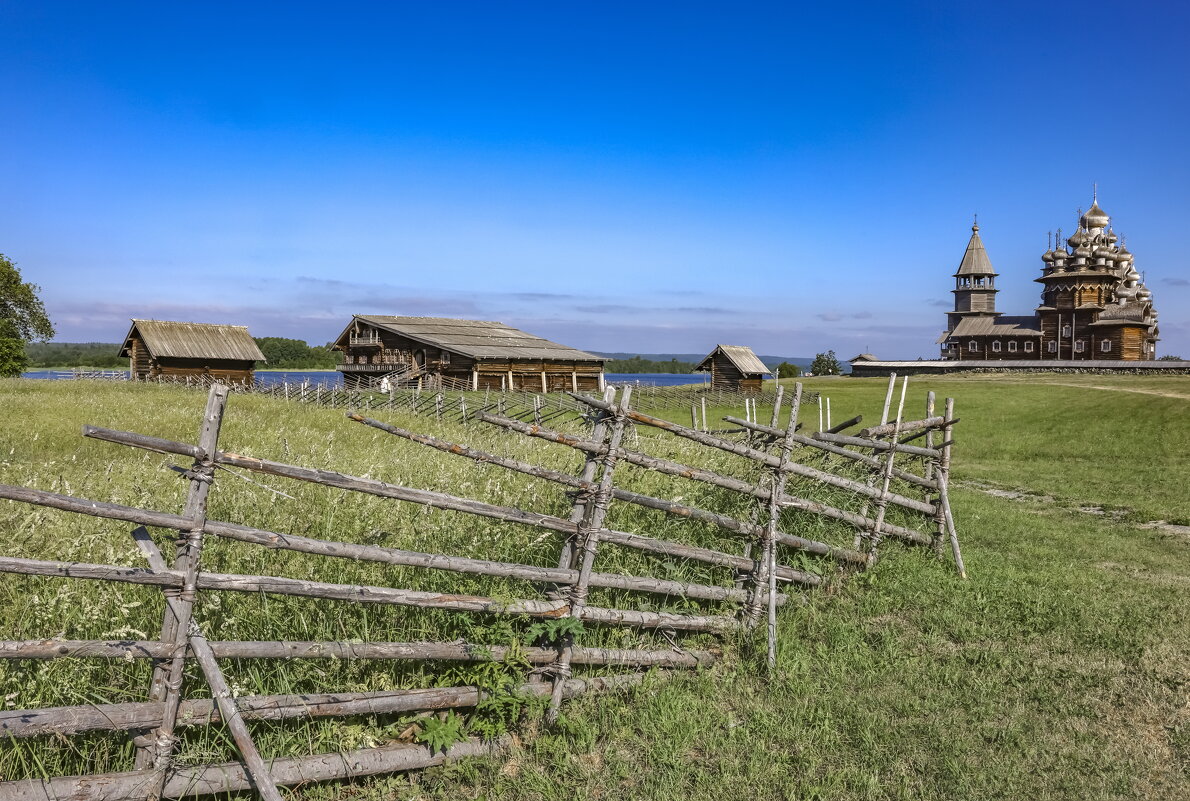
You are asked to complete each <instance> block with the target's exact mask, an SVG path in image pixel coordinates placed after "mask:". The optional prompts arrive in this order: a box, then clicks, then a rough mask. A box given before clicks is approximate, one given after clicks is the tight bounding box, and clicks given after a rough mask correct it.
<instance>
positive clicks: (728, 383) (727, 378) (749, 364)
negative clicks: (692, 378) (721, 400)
mask: <svg viewBox="0 0 1190 801" xmlns="http://www.w3.org/2000/svg"><path fill="white" fill-rule="evenodd" d="M694 369H695V370H697V371H699V372H703V373H707V372H709V373H710V374H711V389H726V390H730V391H732V392H760V385H761V383H762V382H763V381H764V377H765V376H766V375H772V374H773V373H772V371H771V370H769V368H768V367H766V366H765V364H764V362H762V361H761V360H760V358H759V357H758V356H757V355H756V354H755V353H753V352H752V348H749V347H745V346H743V345H716V346H715V349H714V350H713V351H711V352H710V353H708V354H707V357H706V358H705V359H703V360H702V361H701V362H699V364H698V366H697V367H695V368H694Z"/></svg>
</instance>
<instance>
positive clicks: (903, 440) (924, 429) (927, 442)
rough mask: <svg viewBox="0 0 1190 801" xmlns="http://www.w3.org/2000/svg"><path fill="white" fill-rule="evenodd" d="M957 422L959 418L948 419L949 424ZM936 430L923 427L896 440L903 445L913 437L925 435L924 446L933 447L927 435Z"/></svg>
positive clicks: (917, 437)
mask: <svg viewBox="0 0 1190 801" xmlns="http://www.w3.org/2000/svg"><path fill="white" fill-rule="evenodd" d="M930 416H931V417H933V415H930ZM958 422H959V418H957V417H956V418H955V419H953V420H951V421H950V424H951V425H955V424H957V423H958ZM936 430H937V429H933V428H923V429H922V430H921V431H918V432H917V433H916V434H910V435H909V436H907V437H901V438H900V439H899V440H897V443H898V444H900V445H904V444H906V443H908V442H912V441H913V440H915V439H921V438H922V437H926V439H927V441H926V447H927V448H933V447H934V443H933V439H932V438H931V437H930V436H929V435H930V434H932V433H933V432H934V431H936Z"/></svg>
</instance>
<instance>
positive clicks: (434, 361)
mask: <svg viewBox="0 0 1190 801" xmlns="http://www.w3.org/2000/svg"><path fill="white" fill-rule="evenodd" d="M332 347H333V349H334V350H337V351H340V352H341V353H342V354H343V362H342V364H340V365H339V368H338V369H339V370H340V371H342V373H343V383H344V385H345V386H348V387H356V388H374V389H389V388H393V389H396V388H399V387H416V388H421V389H451V390H481V389H515V390H524V391H527V392H566V391H570V392H594V391H600V390H602V389H603V386H604V375H603V363H604V361H606V360H605V359H604V357H602V356H596V355H595V354H593V353H587V352H585V351H581V350H576V349H574V348H571V347H567V346H566V345H559V344H558V343H557V342H551V341H550V340H548V339H542V338H541V337H538V336H534V335H533V334H529V333H526V332H524V331H521V330H518V329H516V328H512V327H511V326H507V325H505V324H504V323H498V322H491V321H485V320H457V319H453V318H447V317H396V316H389V315H377V314H373V315H363V314H357V315H354V316H353V317H352V318H351V322H350V323H348V325H347V327H346V328H344V329H343V333H341V334H340V335H339V337H338V338H337V339H336V340H335V343H334V345H333V346H332Z"/></svg>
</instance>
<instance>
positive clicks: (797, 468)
mask: <svg viewBox="0 0 1190 801" xmlns="http://www.w3.org/2000/svg"><path fill="white" fill-rule="evenodd" d="M575 397H577V398H580V399H581V400H583V402H584V403H588V404H590V405H592V406H594V407H595V408H597V409H598V408H603V406H604V404H603V402H602V401H598V400H596V399H594V398H588V397H586V396H585V395H575ZM627 415H628V417H629V419H631V420H633V421H635V422H637V423H643V424H644V425H648V426H653V427H654V428H660V429H661V430H663V431H668V432H670V433H671V434H675V435H677V436H679V437H683V438H685V439H689V440H692V441H694V442H698V443H701V444H703V445H708V446H710V447H712V448H718V449H719V450H722V451H726V452H728V453H734V454H736V455H737V456H743V457H744V458H746V459H751V460H752V461H754V462H760V463H761V464H762V465H765V466H766V467H779V465H780V459H779V458H778V457H776V456H773V455H772V454H769V453H765V452H764V451H759V450H756V449H755V448H750V447H748V446H747V445H743V444H741V443H738V442H733V441H731V440H727V439H722V438H720V437H716V436H713V435H711V434H704V433H703V432H701V431H695V430H693V429H690V428H687V427H686V426H683V425H679V424H678V423H671V422H670V421H668V420H662V419H661V418H659V417H651V416H649V415H647V414H641V413H640V412H634V411H629V412H627ZM814 436H815V438H823V439H825V438H830V439H828V441H830V442H837V441H840V440H843V439H847V440H853V439H855V438H854V437H841V436H840V435H838V434H825V433H822V432H819V433H817V434H815V435H814ZM859 441H860V442H868V440H859ZM872 442H875V440H872ZM847 444H855V443H847ZM878 444H879V445H882V446H884V445H886V443H878ZM887 447H892V448H898V449H902V448H904V449H909V448H912V446H910V445H892V444H888V445H887ZM913 450H916V451H923V452H924V451H925V448H913ZM781 469H783V470H784V471H785V472H787V473H791V474H793V475H795V476H801V477H802V478H810V479H813V480H815V481H819V482H822V483H823V484H829V485H830V486H833V487H839V488H840V489H846V490H850V491H851V492H854V493H856V494H858V495H863V496H866V497H869V498H872V499H873V500H875V498H876V490H875V489H874V488H872V487H869V486H866V485H865V484H863V483H862V482H859V481H854V480H852V479H850V478H844V477H843V476H836V475H835V474H834V473H827V472H825V471H822V470H818V469H816V468H813V467H807V466H806V465H803V464H798V463H797V462H789V463H788V464H786V465H785V467H784V468H781ZM889 500H890V502H891V503H894V504H896V505H897V506H903V507H904V508H906V509H912V510H914V511H917V512H922V513H924V514H932V513H933V511H934V509H933V507H932V506H930V505H929V504H926V503H922V502H921V501H919V500H916V499H914V498H907V497H905V496H904V495H895V494H894V495H892V496H891V498H890V499H889Z"/></svg>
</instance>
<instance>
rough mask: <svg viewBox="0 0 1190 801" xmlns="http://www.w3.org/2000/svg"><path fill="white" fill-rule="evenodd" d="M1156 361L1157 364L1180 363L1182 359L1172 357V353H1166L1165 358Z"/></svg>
mask: <svg viewBox="0 0 1190 801" xmlns="http://www.w3.org/2000/svg"><path fill="white" fill-rule="evenodd" d="M1157 361H1159V362H1180V361H1182V357H1181V356H1174V355H1173V354H1172V353H1168V354H1166V355H1165V356H1162V357H1160V358H1158V359H1157Z"/></svg>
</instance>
